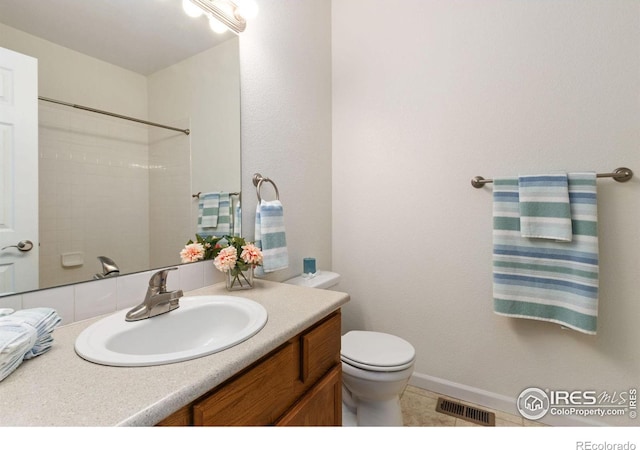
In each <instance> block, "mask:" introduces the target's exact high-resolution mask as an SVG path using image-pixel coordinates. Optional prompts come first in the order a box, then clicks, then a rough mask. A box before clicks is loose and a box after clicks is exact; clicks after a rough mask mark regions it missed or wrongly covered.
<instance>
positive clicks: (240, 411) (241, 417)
mask: <svg viewBox="0 0 640 450" xmlns="http://www.w3.org/2000/svg"><path fill="white" fill-rule="evenodd" d="M295 347H296V346H295V345H293V344H291V343H288V344H286V345H285V346H284V347H282V348H280V349H279V350H278V351H276V353H275V354H273V355H271V356H270V357H269V358H268V359H266V360H265V361H263V362H261V363H260V364H258V365H257V366H255V367H253V368H252V369H251V370H249V371H248V372H246V373H244V374H243V375H242V376H240V377H237V378H235V379H233V380H231V381H229V382H228V383H227V384H225V385H224V388H221V389H219V390H217V391H215V392H213V393H212V394H211V395H209V396H208V397H207V398H206V399H204V400H202V401H200V402H198V403H196V404H195V405H194V407H193V422H194V425H247V424H250V425H268V424H271V423H273V422H274V421H275V420H276V419H277V418H278V417H280V416H281V415H282V414H283V413H284V412H285V411H286V410H287V408H289V407H290V406H291V404H292V403H293V402H295V400H296V393H295V391H294V390H293V389H292V386H293V385H295V383H296V381H297V378H298V368H297V365H296V364H291V362H292V361H295V359H296V358H297V355H296V348H295Z"/></svg>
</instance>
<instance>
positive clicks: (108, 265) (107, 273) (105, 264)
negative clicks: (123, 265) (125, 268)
mask: <svg viewBox="0 0 640 450" xmlns="http://www.w3.org/2000/svg"><path fill="white" fill-rule="evenodd" d="M98 261H100V265H101V266H102V273H97V274H95V275H94V276H93V279H94V280H99V279H101V278H108V277H117V276H118V275H120V268H119V267H118V265H117V264H116V263H115V261H114V260H113V259H111V258H109V257H107V256H98Z"/></svg>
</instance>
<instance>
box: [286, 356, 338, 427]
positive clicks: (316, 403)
mask: <svg viewBox="0 0 640 450" xmlns="http://www.w3.org/2000/svg"><path fill="white" fill-rule="evenodd" d="M341 374H342V367H341V366H339V365H338V366H336V367H334V368H333V369H331V371H330V372H329V373H328V374H327V375H326V376H325V377H324V378H323V379H322V380H320V381H319V382H318V383H317V384H316V385H315V386H314V387H313V388H311V390H310V391H309V392H307V393H306V394H305V395H304V396H303V397H302V398H301V399H300V401H298V402H297V403H296V404H295V405H294V406H293V407H292V408H291V409H290V410H289V411H288V412H287V413H286V414H285V415H284V416H283V417H282V418H281V419H280V420H278V422H276V425H278V426H342V377H341Z"/></svg>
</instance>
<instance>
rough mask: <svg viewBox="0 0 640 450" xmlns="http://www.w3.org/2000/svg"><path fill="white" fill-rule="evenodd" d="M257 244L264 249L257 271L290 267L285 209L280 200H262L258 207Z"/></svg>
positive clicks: (270, 270) (264, 271) (266, 271)
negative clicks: (285, 227)
mask: <svg viewBox="0 0 640 450" xmlns="http://www.w3.org/2000/svg"><path fill="white" fill-rule="evenodd" d="M255 241H256V242H255V245H256V246H257V247H259V248H260V249H262V258H263V260H262V266H261V267H260V266H259V267H257V268H256V269H257V273H258V274H260V273H269V272H275V271H276V270H280V269H285V268H287V267H289V252H288V250H287V238H286V235H285V230H284V210H283V208H282V203H280V200H273V201H270V202H267V201H264V200H261V201H260V203H259V204H258V206H257V207H256V226H255Z"/></svg>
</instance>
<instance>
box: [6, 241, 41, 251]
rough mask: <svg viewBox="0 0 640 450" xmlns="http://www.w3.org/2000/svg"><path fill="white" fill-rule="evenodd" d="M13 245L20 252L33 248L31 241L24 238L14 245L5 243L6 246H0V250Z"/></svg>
mask: <svg viewBox="0 0 640 450" xmlns="http://www.w3.org/2000/svg"><path fill="white" fill-rule="evenodd" d="M13 247H15V248H17V249H18V250H20V251H21V252H28V251H29V250H31V249H32V248H33V242H31V241H30V240H28V239H25V240H24V241H20V242H18V243H17V244H16V245H7V246H6V247H2V248H0V250H6V249H8V248H13Z"/></svg>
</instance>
